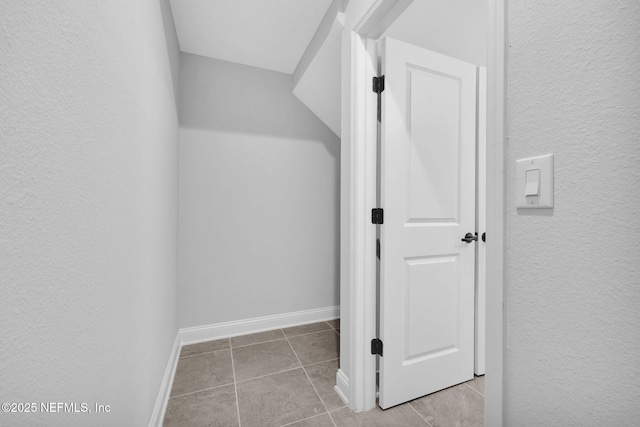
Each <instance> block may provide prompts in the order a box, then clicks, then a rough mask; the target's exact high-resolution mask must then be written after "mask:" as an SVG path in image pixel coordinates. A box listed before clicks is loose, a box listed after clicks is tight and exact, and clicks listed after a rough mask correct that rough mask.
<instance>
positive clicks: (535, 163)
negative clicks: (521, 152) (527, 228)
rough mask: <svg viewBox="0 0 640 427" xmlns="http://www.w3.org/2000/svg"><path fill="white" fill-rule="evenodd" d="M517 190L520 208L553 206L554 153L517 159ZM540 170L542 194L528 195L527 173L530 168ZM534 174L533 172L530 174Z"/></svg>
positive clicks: (546, 207)
mask: <svg viewBox="0 0 640 427" xmlns="http://www.w3.org/2000/svg"><path fill="white" fill-rule="evenodd" d="M516 165H517V168H516V170H517V171H516V174H517V190H516V193H517V194H516V200H517V202H516V203H517V206H518V208H519V209H548V208H553V154H546V155H544V156H539V157H530V158H528V159H520V160H516ZM534 169H539V170H540V195H539V196H527V195H526V175H527V171H528V170H534ZM530 176H532V174H530Z"/></svg>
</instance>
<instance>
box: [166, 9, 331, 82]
mask: <svg viewBox="0 0 640 427" xmlns="http://www.w3.org/2000/svg"><path fill="white" fill-rule="evenodd" d="M330 4H331V0H171V9H172V12H173V18H174V21H175V25H176V30H177V33H178V41H179V43H180V50H182V51H183V52H188V53H193V54H196V55H202V56H208V57H212V58H217V59H222V60H225V61H231V62H237V63H240V64H245V65H251V66H254V67H260V68H265V69H268V70H273V71H279V72H282V73H287V74H293V72H294V70H295V68H296V65H297V64H298V62H299V61H300V58H301V57H302V55H303V54H304V52H305V49H306V48H307V46H308V45H309V42H310V41H311V39H312V37H313V35H314V34H315V32H316V29H317V28H318V25H319V24H320V22H321V21H322V18H323V17H324V15H325V13H326V12H327V9H328V8H329V5H330Z"/></svg>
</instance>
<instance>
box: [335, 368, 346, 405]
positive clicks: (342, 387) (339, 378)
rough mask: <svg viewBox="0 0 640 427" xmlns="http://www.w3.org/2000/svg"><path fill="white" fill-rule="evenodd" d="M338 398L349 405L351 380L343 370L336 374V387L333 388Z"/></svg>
mask: <svg viewBox="0 0 640 427" xmlns="http://www.w3.org/2000/svg"><path fill="white" fill-rule="evenodd" d="M333 389H334V390H335V391H336V393H338V396H340V398H341V399H342V401H343V402H344V404H345V405H348V404H349V398H347V396H349V378H347V376H346V375H345V374H344V372H342V369H338V372H337V373H336V385H335V387H334V388H333Z"/></svg>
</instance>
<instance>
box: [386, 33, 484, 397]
mask: <svg viewBox="0 0 640 427" xmlns="http://www.w3.org/2000/svg"><path fill="white" fill-rule="evenodd" d="M382 72H383V74H384V75H385V89H384V91H383V92H382V125H381V156H382V158H381V207H382V208H383V209H384V225H382V226H381V230H380V240H381V264H380V316H381V318H380V321H381V323H380V324H381V327H380V328H381V330H380V338H381V340H382V341H383V343H384V349H383V356H382V357H381V359H380V406H381V407H382V408H388V407H391V406H394V405H397V404H400V403H403V402H406V401H408V400H411V399H414V398H416V397H419V396H423V395H426V394H429V393H432V392H434V391H437V390H441V389H443V388H446V387H449V386H452V385H454V384H458V383H460V382H463V381H467V380H469V379H471V378H473V371H474V276H475V246H476V243H475V242H471V243H466V242H464V241H462V240H461V239H462V238H463V237H464V236H465V234H466V233H468V232H471V233H474V232H475V231H476V219H475V213H476V169H475V167H476V83H477V81H476V66H475V65H473V64H469V63H466V62H463V61H460V60H457V59H454V58H450V57H447V56H445V55H441V54H438V53H435V52H431V51H428V50H425V49H422V48H418V47H416V46H412V45H409V44H407V43H403V42H400V41H397V40H393V39H390V38H387V39H385V40H383V43H382Z"/></svg>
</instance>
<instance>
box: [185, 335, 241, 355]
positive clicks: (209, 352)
mask: <svg viewBox="0 0 640 427" xmlns="http://www.w3.org/2000/svg"><path fill="white" fill-rule="evenodd" d="M227 339H228V338H227ZM229 345H231V344H229ZM227 350H231V347H229V348H221V349H220V350H213V351H205V352H204V353H198V354H190V355H188V356H180V357H178V360H180V359H189V358H190V357H196V356H202V355H203V354H211V353H217V352H219V351H227Z"/></svg>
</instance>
